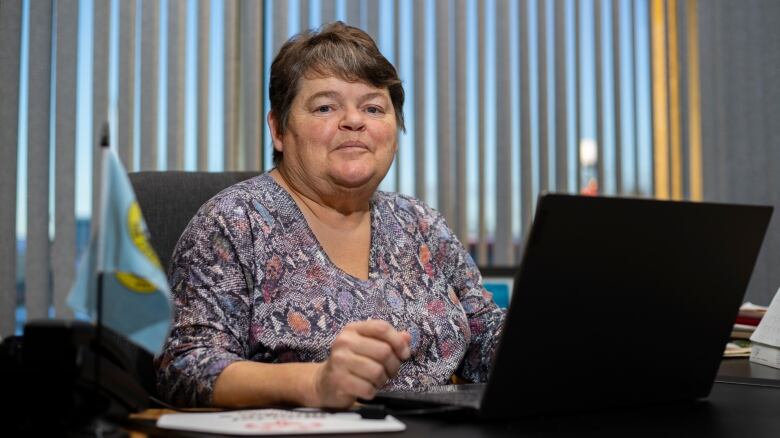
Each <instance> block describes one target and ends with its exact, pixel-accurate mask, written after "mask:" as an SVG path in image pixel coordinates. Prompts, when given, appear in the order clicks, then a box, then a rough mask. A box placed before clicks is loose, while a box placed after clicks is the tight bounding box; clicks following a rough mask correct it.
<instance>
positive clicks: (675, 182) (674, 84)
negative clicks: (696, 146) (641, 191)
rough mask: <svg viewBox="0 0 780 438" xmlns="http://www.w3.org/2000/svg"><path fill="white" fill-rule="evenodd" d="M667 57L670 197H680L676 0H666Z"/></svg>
mask: <svg viewBox="0 0 780 438" xmlns="http://www.w3.org/2000/svg"><path fill="white" fill-rule="evenodd" d="M667 1H668V4H667V8H666V17H667V23H668V27H667V37H668V39H669V41H668V46H667V54H666V56H667V59H668V60H669V71H668V75H669V146H670V151H669V152H670V153H669V164H670V166H669V167H670V169H669V170H670V178H671V188H670V194H671V197H672V199H678V200H679V199H682V196H683V183H682V182H683V177H682V132H681V130H682V126H681V124H680V118H681V117H682V112H681V111H680V63H679V59H680V58H679V46H678V41H679V39H678V37H677V0H667Z"/></svg>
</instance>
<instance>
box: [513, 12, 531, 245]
mask: <svg viewBox="0 0 780 438" xmlns="http://www.w3.org/2000/svg"><path fill="white" fill-rule="evenodd" d="M518 14H519V17H518V18H519V20H518V21H519V22H520V26H519V28H518V30H517V35H518V44H517V47H518V59H519V60H520V77H519V80H520V117H519V122H520V166H519V167H520V175H519V177H520V236H517V237H521V236H524V235H525V234H526V233H527V231H528V229H529V228H530V227H531V221H532V219H533V216H532V210H533V209H532V206H531V205H532V203H533V189H534V171H533V165H532V160H533V157H532V156H533V153H534V152H533V148H534V145H533V143H532V140H531V134H532V130H533V127H532V126H531V35H530V32H531V31H530V29H529V23H530V20H529V14H530V9H529V2H528V0H521V1H520V3H519V7H518ZM520 251H522V245H518V246H517V248H516V249H515V253H516V257H517V258H518V259H519V258H520V257H521V254H520Z"/></svg>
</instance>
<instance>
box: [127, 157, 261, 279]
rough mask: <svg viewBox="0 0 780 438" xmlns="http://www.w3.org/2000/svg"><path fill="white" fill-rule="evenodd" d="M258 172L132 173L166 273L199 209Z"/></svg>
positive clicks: (130, 175)
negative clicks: (177, 246)
mask: <svg viewBox="0 0 780 438" xmlns="http://www.w3.org/2000/svg"><path fill="white" fill-rule="evenodd" d="M259 173H260V172H257V171H247V172H182V171H161V172H154V171H152V172H149V171H147V172H133V173H130V174H129V177H130V183H131V184H132V185H133V189H134V190H135V196H136V198H137V199H138V205H139V206H140V207H141V212H142V213H143V216H144V219H145V220H146V226H147V227H148V229H149V234H150V235H151V236H150V237H151V243H152V247H154V249H155V251H157V255H158V256H159V257H160V262H161V263H162V265H163V269H164V272H165V273H166V274H167V273H168V266H169V264H170V261H171V256H172V255H173V249H174V247H175V246H176V242H178V241H179V236H181V233H182V232H183V231H184V228H186V227H187V224H188V223H189V222H190V219H192V216H194V215H195V213H196V212H197V211H198V208H200V206H201V205H203V204H204V203H205V202H206V201H208V200H209V199H210V198H211V197H212V196H214V195H216V194H217V193H219V192H220V191H221V190H222V189H225V188H227V187H228V186H231V185H233V184H235V183H237V182H240V181H243V180H245V179H249V178H251V177H253V176H257V175H258V174H259Z"/></svg>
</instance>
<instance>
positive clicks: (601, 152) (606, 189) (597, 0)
mask: <svg viewBox="0 0 780 438" xmlns="http://www.w3.org/2000/svg"><path fill="white" fill-rule="evenodd" d="M603 1H604V0H594V2H593V34H594V35H593V46H594V58H595V62H594V64H595V70H596V72H595V73H596V77H595V79H596V81H595V82H596V96H595V98H596V151H597V152H596V157H597V159H598V162H597V163H598V164H597V181H598V188H599V193H605V194H611V193H612V190H611V184H610V182H609V181H607V175H609V174H611V171H612V169H608V168H607V166H608V163H607V148H608V146H607V145H606V135H605V133H604V113H605V111H606V102H605V100H604V36H603V35H604V34H603V32H602V31H603V26H604V24H603V21H602V19H601V12H602V8H603ZM586 183H587V182H586Z"/></svg>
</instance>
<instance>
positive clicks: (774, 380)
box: [715, 359, 780, 388]
mask: <svg viewBox="0 0 780 438" xmlns="http://www.w3.org/2000/svg"><path fill="white" fill-rule="evenodd" d="M715 381H716V382H723V383H737V384H742V385H757V386H772V387H777V388H780V369H777V368H772V367H768V366H766V365H761V364H757V363H753V362H750V361H749V360H747V359H725V360H723V361H722V362H721V363H720V368H719V369H718V376H717V378H716V379H715Z"/></svg>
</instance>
